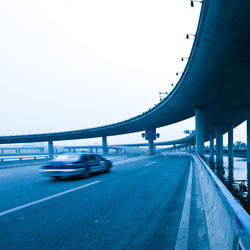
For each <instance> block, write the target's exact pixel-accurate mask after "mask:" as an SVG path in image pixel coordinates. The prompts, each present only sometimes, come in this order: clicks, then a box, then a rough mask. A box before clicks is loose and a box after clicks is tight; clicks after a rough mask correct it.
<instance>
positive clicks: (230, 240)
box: [192, 155, 250, 249]
mask: <svg viewBox="0 0 250 250" xmlns="http://www.w3.org/2000/svg"><path fill="white" fill-rule="evenodd" d="M192 157H193V161H194V165H195V171H196V177H198V181H199V183H200V188H201V194H202V200H203V204H204V208H205V215H206V223H207V229H208V236H209V242H210V247H211V249H250V227H249V226H250V218H249V215H248V214H247V212H246V211H245V210H244V209H243V207H242V206H241V204H240V203H239V201H238V200H237V199H235V198H234V197H233V196H232V195H231V193H230V192H229V191H228V190H227V188H226V187H225V186H224V184H223V183H222V182H221V181H220V180H219V178H218V177H217V176H216V175H215V174H214V173H213V171H212V170H211V169H210V168H209V167H208V166H207V164H206V163H205V162H204V161H203V160H202V159H201V158H200V157H199V156H197V155H193V156H192Z"/></svg>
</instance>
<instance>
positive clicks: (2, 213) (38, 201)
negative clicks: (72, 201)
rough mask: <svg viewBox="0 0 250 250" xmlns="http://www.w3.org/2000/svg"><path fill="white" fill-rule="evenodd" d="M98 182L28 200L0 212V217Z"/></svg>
mask: <svg viewBox="0 0 250 250" xmlns="http://www.w3.org/2000/svg"><path fill="white" fill-rule="evenodd" d="M99 182H100V181H94V182H91V183H88V184H85V185H82V186H80V187H76V188H73V189H69V190H67V191H64V192H61V193H58V194H54V195H51V196H48V197H45V198H43V199H40V200H36V201H33V202H30V203H27V204H24V205H22V206H18V207H15V208H11V209H9V210H6V211H3V212H0V217H1V216H4V215H6V214H10V213H13V212H15V211H18V210H21V209H24V208H26V207H30V206H33V205H36V204H39V203H42V202H44V201H47V200H51V199H54V198H56V197H59V196H62V195H65V194H68V193H71V192H74V191H76V190H79V189H82V188H85V187H88V186H91V185H94V184H97V183H99Z"/></svg>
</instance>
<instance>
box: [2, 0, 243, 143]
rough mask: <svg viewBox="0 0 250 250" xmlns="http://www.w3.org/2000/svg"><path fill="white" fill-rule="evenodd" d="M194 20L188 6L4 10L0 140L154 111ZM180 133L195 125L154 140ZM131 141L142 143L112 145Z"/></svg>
mask: <svg viewBox="0 0 250 250" xmlns="http://www.w3.org/2000/svg"><path fill="white" fill-rule="evenodd" d="M199 12H200V4H199V3H197V4H196V5H195V8H191V7H190V1H188V0H175V1H170V0H167V1H166V0H164V1H163V0H157V1H145V0H143V1H142V0H127V1H119V0H105V1H103V0H99V1H98V0H91V1H82V0H81V1H80V0H74V1H64V0H60V1H59V0H49V1H48V0H44V1H34V0H8V1H1V3H0V34H1V39H0V82H1V90H2V91H1V94H0V105H1V107H2V109H1V110H2V112H1V116H2V119H1V123H0V134H1V135H13V134H29V133H43V132H52V131H53V132H54V131H67V130H75V129H83V128H89V127H94V126H101V125H106V124H110V123H113V122H118V121H121V120H125V119H128V118H130V117H133V116H135V115H138V114H140V113H142V112H144V111H146V110H147V109H149V108H151V107H152V106H154V105H155V104H156V103H157V102H159V92H160V91H162V92H165V91H168V92H169V91H170V90H171V89H172V87H171V83H172V82H177V81H178V77H177V76H176V74H175V73H176V71H182V70H183V69H184V67H185V62H181V60H180V58H181V57H182V56H188V55H189V53H190V50H191V46H192V42H193V39H190V40H186V39H185V34H186V33H195V31H196V27H197V23H198V18H199ZM185 129H194V122H193V120H192V119H191V120H189V121H186V122H185V123H182V124H180V125H178V126H169V127H167V128H162V129H160V130H159V132H160V133H161V139H160V140H170V139H174V138H180V137H183V136H184V133H183V131H184V130H185ZM243 130H244V129H243ZM243 130H242V129H240V130H239V135H238V137H239V139H241V140H244V131H243ZM98 141H99V140H97V139H94V140H90V142H91V143H93V142H98ZM137 141H143V140H142V139H141V138H140V134H135V135H124V136H121V137H111V138H109V142H110V143H123V142H124V143H128V142H137ZM85 142H86V141H85ZM76 143H78V144H79V143H80V144H81V143H82V142H76ZM69 144H72V142H69Z"/></svg>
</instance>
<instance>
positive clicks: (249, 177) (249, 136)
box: [247, 107, 250, 206]
mask: <svg viewBox="0 0 250 250" xmlns="http://www.w3.org/2000/svg"><path fill="white" fill-rule="evenodd" d="M247 185H248V186H247V188H248V195H247V200H248V206H250V107H248V110H247Z"/></svg>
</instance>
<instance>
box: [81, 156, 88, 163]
mask: <svg viewBox="0 0 250 250" xmlns="http://www.w3.org/2000/svg"><path fill="white" fill-rule="evenodd" d="M88 160H89V157H88V155H82V156H81V161H82V162H87V161H88Z"/></svg>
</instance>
